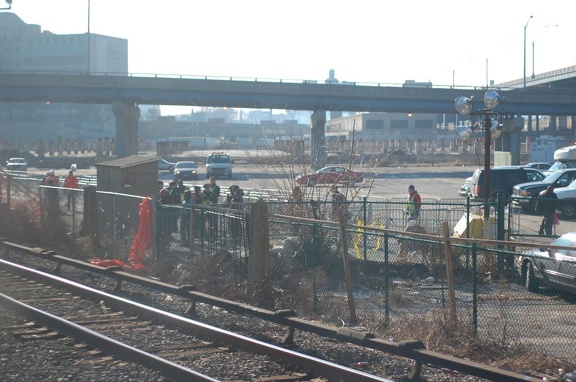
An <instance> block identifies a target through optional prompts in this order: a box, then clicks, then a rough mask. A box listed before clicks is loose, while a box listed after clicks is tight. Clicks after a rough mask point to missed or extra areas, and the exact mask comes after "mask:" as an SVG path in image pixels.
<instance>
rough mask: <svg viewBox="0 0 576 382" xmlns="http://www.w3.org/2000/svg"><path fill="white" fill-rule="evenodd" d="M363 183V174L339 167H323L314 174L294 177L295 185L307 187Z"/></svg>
mask: <svg viewBox="0 0 576 382" xmlns="http://www.w3.org/2000/svg"><path fill="white" fill-rule="evenodd" d="M363 181H364V174H363V173H361V172H357V171H352V170H350V169H347V168H344V167H339V166H329V167H323V168H321V169H319V170H316V171H315V172H312V173H308V174H302V175H298V176H297V177H296V183H298V184H304V185H308V186H313V185H315V184H338V183H342V184H347V185H353V184H355V183H360V182H363Z"/></svg>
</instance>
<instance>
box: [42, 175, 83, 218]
mask: <svg viewBox="0 0 576 382" xmlns="http://www.w3.org/2000/svg"><path fill="white" fill-rule="evenodd" d="M40 184H41V185H43V186H50V187H49V188H47V189H46V191H45V192H46V205H47V207H48V211H49V213H53V212H57V211H58V210H59V202H60V194H59V190H58V189H57V188H56V187H60V186H62V187H64V188H66V190H65V193H66V210H68V211H69V210H70V206H71V205H72V203H73V202H74V192H75V191H74V189H77V188H79V184H78V177H77V176H76V175H74V170H70V171H68V176H66V178H64V182H63V183H62V184H60V177H59V176H58V175H56V171H55V170H50V171H48V172H47V173H46V176H45V177H44V179H42V181H41V182H40Z"/></svg>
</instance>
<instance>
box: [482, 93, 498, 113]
mask: <svg viewBox="0 0 576 382" xmlns="http://www.w3.org/2000/svg"><path fill="white" fill-rule="evenodd" d="M500 100H502V97H500V94H498V92H497V91H496V90H488V91H487V92H486V93H485V94H484V105H486V108H487V109H488V110H494V108H495V107H496V106H498V104H499V103H500Z"/></svg>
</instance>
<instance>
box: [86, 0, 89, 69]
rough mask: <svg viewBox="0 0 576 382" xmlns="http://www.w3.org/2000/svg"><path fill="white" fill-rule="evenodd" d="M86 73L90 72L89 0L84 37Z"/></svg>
mask: <svg viewBox="0 0 576 382" xmlns="http://www.w3.org/2000/svg"><path fill="white" fill-rule="evenodd" d="M86 38H87V39H88V40H87V41H86V49H87V50H86V74H90V0H88V35H87V37H86Z"/></svg>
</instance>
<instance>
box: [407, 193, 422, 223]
mask: <svg viewBox="0 0 576 382" xmlns="http://www.w3.org/2000/svg"><path fill="white" fill-rule="evenodd" d="M421 207H422V200H421V199H420V194H419V193H418V191H416V189H415V188H414V186H413V185H410V186H408V206H407V208H406V215H408V220H416V219H418V217H419V216H420V208H421Z"/></svg>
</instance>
